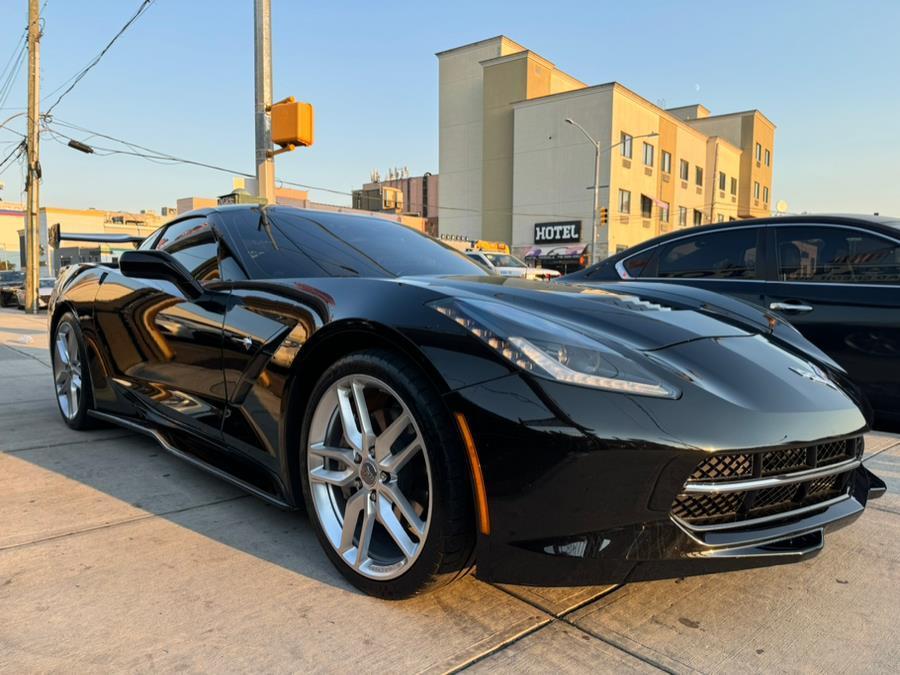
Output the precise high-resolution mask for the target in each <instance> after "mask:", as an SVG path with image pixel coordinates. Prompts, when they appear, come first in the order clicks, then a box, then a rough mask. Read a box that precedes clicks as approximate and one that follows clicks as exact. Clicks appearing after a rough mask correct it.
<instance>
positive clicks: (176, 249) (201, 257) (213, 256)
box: [155, 218, 219, 281]
mask: <svg viewBox="0 0 900 675" xmlns="http://www.w3.org/2000/svg"><path fill="white" fill-rule="evenodd" d="M155 248H156V249H157V250H160V251H165V252H167V253H169V254H170V255H171V256H172V257H173V258H175V260H177V261H178V262H180V263H181V264H182V265H184V266H185V268H187V270H188V271H189V272H190V273H191V274H192V275H193V276H194V278H195V279H197V280H199V281H212V280H214V279H218V278H219V265H218V245H217V244H216V238H215V236H214V235H213V233H212V229H211V228H210V227H209V223H207V222H206V219H205V218H189V219H188V220H182V221H179V222H177V223H173V224H172V225H170V226H169V227H167V228H166V229H165V230H164V231H163V233H162V235H161V236H160V238H159V240H158V241H157V242H156V245H155Z"/></svg>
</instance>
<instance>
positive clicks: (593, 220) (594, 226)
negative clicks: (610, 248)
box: [566, 117, 600, 265]
mask: <svg viewBox="0 0 900 675" xmlns="http://www.w3.org/2000/svg"><path fill="white" fill-rule="evenodd" d="M566 122H568V123H569V124H571V125H572V126H573V127H576V128H577V129H578V130H580V131H581V133H583V134H584V135H585V137H586V138H587V139H588V140H589V141H590V143H591V145H593V146H594V211H593V215H592V216H591V252H590V254H589V256H588V260H589V261H590V264H591V265H593V264H594V263H595V262H597V218H598V215H599V213H600V143H599V141H597V140H595V139H594V137H593V136H591V135H590V134H589V133H588V132H587V130H586V129H585V128H584V127H583V126H581V125H580V124H578V122H576V121H575V120H573V119H572V118H571V117H567V118H566Z"/></svg>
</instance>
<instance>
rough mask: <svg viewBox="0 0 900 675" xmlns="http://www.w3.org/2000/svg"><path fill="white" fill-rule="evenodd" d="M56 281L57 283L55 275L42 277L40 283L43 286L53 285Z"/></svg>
mask: <svg viewBox="0 0 900 675" xmlns="http://www.w3.org/2000/svg"><path fill="white" fill-rule="evenodd" d="M55 283H56V279H54V278H53V277H44V278H43V279H41V284H40V285H41V288H44V287H46V286H52V285H53V284H55Z"/></svg>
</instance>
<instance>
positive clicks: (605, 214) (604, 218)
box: [600, 206, 609, 225]
mask: <svg viewBox="0 0 900 675" xmlns="http://www.w3.org/2000/svg"><path fill="white" fill-rule="evenodd" d="M607 223H609V209H608V208H606V207H605V206H603V207H601V208H600V224H601V225H606V224H607Z"/></svg>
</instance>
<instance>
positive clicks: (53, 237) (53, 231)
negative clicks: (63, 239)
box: [47, 223, 59, 248]
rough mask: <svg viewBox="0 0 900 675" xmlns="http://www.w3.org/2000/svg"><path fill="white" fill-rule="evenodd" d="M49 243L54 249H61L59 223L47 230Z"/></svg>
mask: <svg viewBox="0 0 900 675" xmlns="http://www.w3.org/2000/svg"><path fill="white" fill-rule="evenodd" d="M47 243H48V244H50V246H52V247H53V248H59V223H54V224H53V225H51V226H50V227H49V228H48V229H47Z"/></svg>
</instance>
